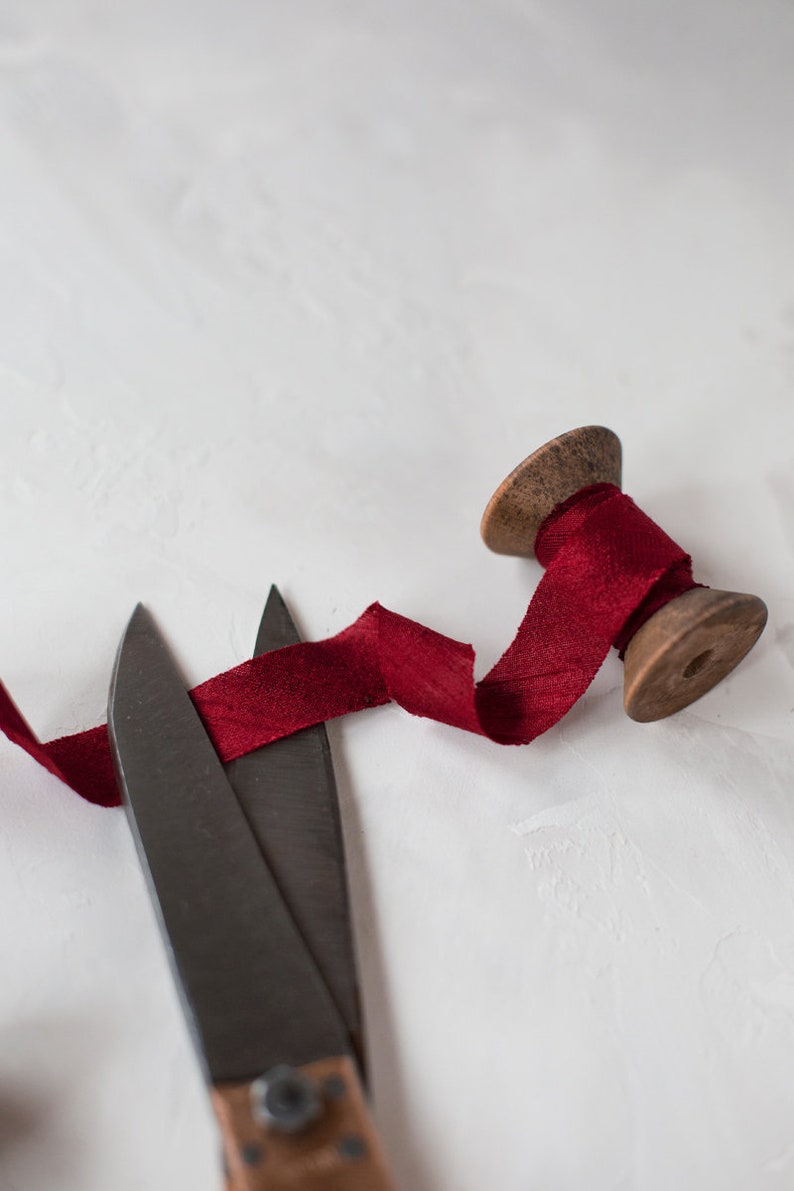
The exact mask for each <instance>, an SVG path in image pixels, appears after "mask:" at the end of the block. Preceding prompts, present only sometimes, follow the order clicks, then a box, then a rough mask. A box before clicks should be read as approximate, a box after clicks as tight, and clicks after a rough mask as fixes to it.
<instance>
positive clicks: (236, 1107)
mask: <svg viewBox="0 0 794 1191" xmlns="http://www.w3.org/2000/svg"><path fill="white" fill-rule="evenodd" d="M298 1071H299V1072H300V1073H301V1074H303V1075H305V1076H307V1077H308V1078H309V1079H310V1080H312V1081H313V1082H314V1084H315V1086H316V1087H317V1089H318V1093H319V1095H320V1097H321V1100H322V1112H321V1115H320V1116H319V1118H318V1119H317V1120H316V1121H314V1122H313V1123H312V1124H311V1125H309V1126H308V1127H307V1128H306V1129H304V1130H302V1131H300V1132H298V1133H284V1132H281V1131H279V1130H278V1129H276V1128H274V1127H273V1126H272V1125H269V1124H267V1123H266V1122H263V1121H262V1120H260V1119H258V1118H257V1114H256V1112H255V1109H254V1097H253V1094H252V1089H253V1086H254V1085H253V1084H251V1083H247V1082H245V1083H220V1084H215V1086H214V1087H213V1088H212V1092H211V1094H212V1103H213V1107H214V1109H215V1113H216V1116H217V1118H218V1121H219V1123H220V1127H221V1133H222V1135H223V1145H224V1152H225V1158H226V1172H227V1183H226V1189H227V1191H394V1183H393V1182H392V1180H391V1178H390V1176H389V1174H388V1172H387V1169H386V1160H385V1157H384V1154H383V1150H382V1147H381V1144H380V1141H379V1139H378V1135H377V1133H376V1132H375V1128H374V1125H373V1124H372V1120H371V1118H370V1115H369V1110H368V1108H367V1105H366V1101H365V1099H364V1094H363V1091H362V1088H361V1083H360V1081H359V1078H358V1075H357V1073H356V1069H355V1065H354V1063H353V1061H352V1059H350V1058H349V1057H348V1056H347V1055H341V1056H339V1057H336V1058H330V1059H322V1060H320V1061H318V1062H316V1063H308V1064H307V1065H306V1066H304V1067H301V1068H298Z"/></svg>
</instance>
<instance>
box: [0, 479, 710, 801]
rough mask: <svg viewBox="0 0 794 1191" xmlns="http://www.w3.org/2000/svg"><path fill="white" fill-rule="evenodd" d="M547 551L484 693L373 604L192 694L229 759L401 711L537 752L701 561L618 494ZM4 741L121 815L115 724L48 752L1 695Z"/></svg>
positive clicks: (459, 647) (548, 540) (558, 529)
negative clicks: (110, 732) (535, 744)
mask: <svg viewBox="0 0 794 1191" xmlns="http://www.w3.org/2000/svg"><path fill="white" fill-rule="evenodd" d="M535 551H536V554H537V557H538V559H539V560H540V562H541V563H543V565H544V566H545V567H546V572H545V574H544V575H543V577H542V579H541V581H540V583H539V584H538V587H537V590H536V591H535V594H534V596H533V598H532V601H531V603H530V605H529V608H528V609H527V612H526V615H525V617H524V619H523V621H522V623H521V625H520V627H519V629H518V632H517V634H516V636H515V638H514V640H513V642H512V644H511V645H510V646H509V647H508V649H507V651H506V652H505V653H504V654H503V655H502V657H501V658H500V659H499V661H498V662H497V663H496V665H495V666H494V667H493V669H492V670H491V671H490V673H489V674H487V675H486V677H485V678H484V679H482V681H481V682H479V683H476V684H475V682H474V651H473V649H472V647H471V646H470V645H465V644H463V643H462V642H460V641H453V640H452V639H451V638H449V637H445V636H443V635H442V634H441V633H436V632H434V631H433V630H432V629H428V628H425V627H424V626H423V625H420V624H417V623H416V622H415V621H412V620H408V619H407V618H406V617H404V616H400V615H398V613H396V612H390V611H389V610H388V609H386V608H383V607H381V605H380V604H372V605H371V606H370V607H369V608H367V610H366V611H365V612H364V613H363V614H362V615H361V616H360V617H359V619H358V620H357V621H355V623H354V624H352V625H350V626H349V627H348V628H346V629H343V631H342V632H341V633H338V634H337V635H336V636H335V637H330V638H328V639H327V640H325V641H309V642H303V643H301V644H299V645H290V646H288V647H287V648H285V649H279V650H276V651H274V652H272V653H267V654H263V655H262V656H261V657H257V658H253V659H252V660H250V661H246V662H243V663H242V664H241V665H239V666H236V667H235V668H234V669H232V670H227V671H226V672H225V673H223V674H219V675H217V677H215V678H211V679H209V680H208V681H207V682H204V683H202V684H201V685H200V686H198V687H196V688H195V689H194V690H193V691H192V692H191V696H192V698H193V702H194V703H195V705H196V708H197V709H198V712H199V714H200V716H201V718H202V720H203V722H204V724H205V726H206V728H207V731H208V732H209V735H210V737H211V738H212V740H213V742H214V744H215V747H216V749H217V751H218V753H219V755H220V757H221V758H222V760H224V761H230V760H232V759H233V758H235V757H240V756H243V755H244V754H245V753H249V752H251V751H252V750H253V749H256V748H259V747H260V746H262V745H264V744H268V743H269V742H270V741H272V740H277V739H278V738H279V737H282V736H289V735H290V734H291V733H293V732H297V731H298V730H299V729H300V728H305V727H308V726H309V725H310V724H316V723H320V722H321V721H323V720H328V719H333V718H334V717H336V716H339V715H345V714H346V713H347V712H351V711H360V710H361V709H363V708H365V707H375V706H378V705H379V704H383V703H388V702H389V701H390V700H394V701H395V702H396V703H399V704H400V706H401V707H404V708H405V709H406V711H409V712H411V713H412V714H413V715H418V716H426V717H429V718H431V719H434V720H438V721H440V722H441V723H444V724H450V725H452V726H453V727H455V728H463V729H465V730H466V731H468V732H476V733H478V734H480V735H483V736H487V737H489V738H490V739H491V740H494V741H497V742H498V743H500V744H526V743H528V742H529V741H531V740H533V739H534V738H535V737H536V736H539V735H540V734H541V733H542V732H545V731H546V730H547V729H548V728H550V727H551V726H552V725H553V724H556V723H557V721H558V720H560V719H561V718H562V716H564V715H565V713H566V712H567V711H568V710H569V709H570V708H571V707H572V706H573V704H574V703H575V702H576V700H577V699H578V698H579V697H580V695H582V694H583V692H584V691H585V690H586V689H587V687H588V686H589V685H590V683H591V682H592V680H593V678H594V677H595V674H596V672H597V670H598V669H599V667H600V665H601V663H602V662H603V660H604V658H605V657H606V655H607V653H608V651H609V649H610V647H611V646H612V645H613V644H615V645H617V646H618V648H620V649H624V648H625V646H626V645H627V643H628V641H629V640H630V639H631V636H632V635H633V633H634V632H636V631H637V629H638V628H639V627H640V625H641V624H643V623H644V621H645V620H646V619H647V618H648V617H649V616H650V615H652V613H653V612H655V611H656V610H657V609H658V608H660V607H661V606H662V605H663V604H664V603H666V602H667V601H668V600H670V599H672V598H674V596H676V595H680V594H681V593H682V592H684V591H687V590H688V589H689V588H691V587H694V586H697V584H695V582H694V580H693V579H692V568H691V559H690V558H689V556H688V555H687V554H686V553H685V552H684V551H683V550H682V549H681V547H680V546H678V545H676V543H675V542H674V541H673V540H672V539H671V538H669V537H668V536H667V534H666V533H665V532H664V531H663V530H662V529H660V528H659V526H658V525H656V524H655V523H654V522H653V521H651V519H650V518H649V517H647V516H646V514H645V513H643V512H642V511H641V510H640V509H638V508H637V506H636V505H635V504H634V502H633V500H631V498H630V497H628V496H625V495H624V494H623V493H622V492H621V491H620V489H619V488H616V487H614V486H613V485H611V484H596V485H593V486H591V487H590V488H586V489H583V490H582V491H581V492H578V493H576V495H575V496H573V497H571V498H570V499H569V500H567V501H565V502H564V504H562V505H560V506H558V508H557V509H555V510H554V512H553V513H552V514H551V516H550V517H548V518H547V519H546V521H545V522H544V523H543V525H542V526H541V528H540V531H539V532H538V536H537V538H536V541H535ZM0 729H2V730H3V731H4V732H5V734H6V735H7V736H8V737H9V738H10V739H11V740H13V741H14V742H15V743H16V744H18V745H20V746H21V747H22V748H24V749H26V750H27V751H28V752H29V753H30V754H31V756H33V757H35V758H36V760H37V761H39V762H40V763H41V764H42V765H44V766H45V767H46V768H47V769H49V770H50V772H52V773H55V774H57V776H59V777H61V778H62V779H63V780H64V781H65V782H66V783H67V784H68V785H70V786H71V787H72V789H74V790H76V791H77V792H78V793H79V794H81V795H82V796H83V797H84V798H87V799H89V800H90V801H91V802H95V803H99V804H101V805H103V806H113V805H116V804H117V803H118V801H119V797H118V791H117V788H116V783H115V780H114V776H113V767H112V763H111V759H110V751H109V746H108V738H107V729H106V728H105V726H104V725H103V726H101V727H98V728H93V729H91V730H89V731H87V732H81V733H78V734H76V735H74V736H65V737H61V738H60V739H58V740H53V741H50V742H49V743H47V744H42V743H40V742H39V741H38V740H37V739H36V737H35V735H34V734H33V732H32V731H31V729H30V727H29V726H28V725H27V724H26V722H25V720H24V719H23V717H22V715H21V714H20V712H19V711H18V709H17V708H16V707H15V705H14V703H13V702H12V700H11V698H10V696H9V694H8V692H7V691H6V690H5V688H4V687H3V686H2V684H0Z"/></svg>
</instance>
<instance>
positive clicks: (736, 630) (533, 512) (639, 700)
mask: <svg viewBox="0 0 794 1191" xmlns="http://www.w3.org/2000/svg"><path fill="white" fill-rule="evenodd" d="M604 483H606V484H614V485H616V486H617V487H618V488H619V487H620V486H621V446H620V439H619V438H618V436H617V435H616V434H615V433H614V432H613V431H612V430H608V429H607V428H606V427H605V426H582V427H580V428H579V429H577V430H570V431H568V433H567V434H561V435H560V436H559V437H558V438H554V439H552V440H551V441H550V442H547V443H545V444H544V445H543V446H542V447H540V448H538V450H537V451H535V452H534V453H533V454H532V455H530V456H529V458H527V459H525V460H524V462H523V463H520V464H519V465H518V467H516V468H515V469H514V470H513V471H512V472H511V473H510V475H509V476H507V478H506V479H505V480H504V481H503V482H502V483H501V484H500V485H499V487H498V489H497V490H496V492H495V493H494V495H493V496H492V497H491V499H490V501H489V502H488V506H487V508H486V510H485V513H484V514H483V518H482V525H481V532H482V537H483V540H484V542H485V544H486V546H488V547H489V549H491V550H493V551H495V552H496V553H497V554H513V555H518V556H520V557H524V558H534V557H535V550H534V542H535V537H536V535H537V532H538V530H539V529H540V526H541V525H542V524H543V522H544V521H545V520H546V518H547V517H548V516H549V514H550V513H551V512H552V511H553V510H554V509H555V508H556V507H557V505H559V504H561V503H562V502H563V501H564V500H567V499H568V498H569V497H570V496H573V495H574V494H575V493H576V492H578V491H580V490H581V489H582V488H586V487H589V486H590V485H591V484H604ZM766 618H767V609H766V604H765V603H764V601H763V600H762V599H760V598H759V597H758V596H755V595H748V594H745V593H743V592H736V591H719V590H717V589H716V588H708V587H696V588H693V589H692V590H690V591H686V592H684V593H683V595H680V596H677V597H676V598H675V599H672V600H670V602H669V603H667V604H665V605H664V607H663V608H660V609H659V610H658V611H657V612H655V613H654V614H653V615H652V616H651V617H650V618H649V619H648V620H647V621H646V622H645V623H644V624H643V625H642V627H641V628H640V629H639V630H638V631H637V632H636V633H635V634H634V636H633V637H632V639H631V641H630V642H629V644H628V646H627V647H626V651H625V655H624V662H625V671H624V677H623V706H624V708H625V711H626V714H627V715H628V716H630V717H631V719H633V720H638V721H640V722H642V723H649V722H650V721H652V720H660V719H664V717H665V716H668V715H672V714H673V712H675V711H680V710H681V709H682V708H683V707H687V706H688V705H689V704H690V703H693V702H694V701H695V700H696V699H699V698H700V697H701V695H705V694H706V692H707V691H710V690H711V688H712V687H714V686H716V684H717V683H718V682H720V681H721V680H722V679H723V678H724V677H725V676H726V674H729V673H730V671H731V670H733V668H734V667H735V666H737V665H738V663H739V662H740V661H741V660H742V658H743V657H744V656H745V654H747V653H748V652H749V651H750V649H752V647H753V645H755V643H756V641H757V640H758V638H759V636H760V635H761V633H762V632H763V629H764V625H765V624H766Z"/></svg>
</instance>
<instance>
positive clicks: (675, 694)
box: [623, 587, 767, 723]
mask: <svg viewBox="0 0 794 1191" xmlns="http://www.w3.org/2000/svg"><path fill="white" fill-rule="evenodd" d="M766 617H767V611H766V604H765V603H764V601H763V600H761V599H759V598H758V596H755V595H746V594H744V593H742V592H737V591H713V590H712V589H711V588H709V587H695V588H693V589H692V590H691V591H685V592H684V594H683V595H680V596H678V597H677V599H674V600H671V601H670V603H669V604H665V606H664V607H663V608H660V609H659V611H658V612H655V613H654V615H653V616H652V617H651V618H650V620H647V621H646V622H645V624H644V625H643V626H642V628H641V629H639V630H638V632H636V633H635V634H634V636H633V637H632V639H631V641H630V642H629V644H628V646H627V648H626V653H625V656H624V662H625V667H626V668H625V673H624V675H623V706H624V708H625V711H626V714H627V715H628V716H631V718H632V719H633V720H638V721H640V723H650V722H651V721H653V720H660V719H663V718H664V717H665V716H667V715H672V714H673V712H675V711H680V710H681V709H682V708H684V707H688V706H689V704H690V703H694V701H695V700H696V699H699V698H700V697H701V695H705V694H706V692H707V691H710V690H711V688H712V687H713V686H716V684H717V683H718V682H721V681H722V679H723V678H724V677H725V676H726V674H729V673H730V672H731V670H733V668H734V667H735V666H737V665H738V664H739V662H740V661H741V660H742V658H743V657H744V656H745V654H747V653H749V651H750V650H751V649H752V647H753V646H754V645H755V643H756V641H757V640H758V638H759V636H760V635H761V633H762V632H763V629H764V625H765V624H766Z"/></svg>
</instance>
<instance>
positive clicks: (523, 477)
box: [480, 426, 621, 558]
mask: <svg viewBox="0 0 794 1191" xmlns="http://www.w3.org/2000/svg"><path fill="white" fill-rule="evenodd" d="M620 466H621V448H620V439H619V438H618V436H617V435H616V434H615V433H614V431H612V430H608V429H607V427H606V426H581V427H579V429H578V430H569V431H568V433H567V434H561V435H560V436H559V438H553V439H552V440H551V442H547V443H544V445H543V446H542V447H539V448H538V450H537V451H534V452H533V453H532V454H531V455H530V456H529V457H528V458H527V459H525V460H524V461H523V463H519V465H518V467H516V468H514V469H513V471H511V473H510V475H509V476H508V477H507V479H505V480H503V481H502V483H501V484H500V485H499V487H498V488H497V490H496V492H494V494H493V496H492V497H491V499H490V501H489V502H488V506H487V508H486V510H485V512H484V513H483V517H482V522H481V524H480V533H481V534H482V538H483V541H484V542H485V544H486V546H487V547H488V548H489V549H490V550H493V551H494V552H495V553H496V554H516V555H519V556H521V557H523V558H534V557H535V535H536V534H537V532H538V530H539V529H540V527H541V525H542V523H543V522H544V521H545V520H546V518H547V517H548V515H549V513H550V512H551V511H552V509H554V508H556V506H557V505H558V504H561V503H562V502H563V501H564V500H567V499H568V497H569V496H573V494H574V492H578V491H579V489H580V488H587V487H589V485H590V484H616V485H617V486H618V487H620Z"/></svg>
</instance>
